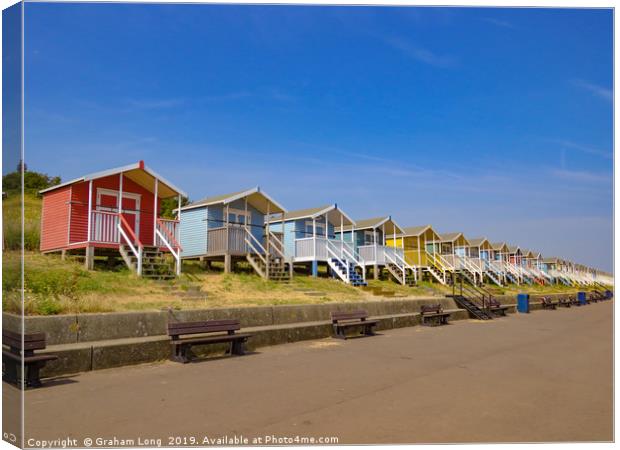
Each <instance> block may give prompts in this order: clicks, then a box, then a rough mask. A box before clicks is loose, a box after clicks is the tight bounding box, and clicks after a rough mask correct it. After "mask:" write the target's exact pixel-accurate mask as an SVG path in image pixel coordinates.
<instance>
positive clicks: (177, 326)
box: [168, 320, 241, 336]
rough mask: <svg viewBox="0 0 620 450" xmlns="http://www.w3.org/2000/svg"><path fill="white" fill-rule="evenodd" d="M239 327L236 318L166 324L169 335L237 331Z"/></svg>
mask: <svg viewBox="0 0 620 450" xmlns="http://www.w3.org/2000/svg"><path fill="white" fill-rule="evenodd" d="M240 329H241V324H240V322H239V321H238V320H207V321H204V322H176V323H169V324H168V335H169V336H181V335H185V334H199V333H215V332H218V331H237V330H240Z"/></svg>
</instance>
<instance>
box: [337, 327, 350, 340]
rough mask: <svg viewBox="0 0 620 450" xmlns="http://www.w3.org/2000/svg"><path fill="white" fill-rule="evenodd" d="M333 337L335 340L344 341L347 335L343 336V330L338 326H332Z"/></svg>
mask: <svg viewBox="0 0 620 450" xmlns="http://www.w3.org/2000/svg"><path fill="white" fill-rule="evenodd" d="M334 337H335V338H336V339H343V340H346V338H347V335H346V334H345V331H344V328H342V327H339V326H334Z"/></svg>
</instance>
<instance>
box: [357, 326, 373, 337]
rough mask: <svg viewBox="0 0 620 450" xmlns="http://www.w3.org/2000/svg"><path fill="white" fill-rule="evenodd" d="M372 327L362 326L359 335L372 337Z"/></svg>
mask: <svg viewBox="0 0 620 450" xmlns="http://www.w3.org/2000/svg"><path fill="white" fill-rule="evenodd" d="M373 326H374V325H364V327H363V328H362V332H361V333H360V334H362V335H363V336H374V335H375V332H374V331H373V329H372V327H373Z"/></svg>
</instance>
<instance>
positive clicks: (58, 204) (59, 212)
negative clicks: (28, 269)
mask: <svg viewBox="0 0 620 450" xmlns="http://www.w3.org/2000/svg"><path fill="white" fill-rule="evenodd" d="M70 195H71V186H66V187H63V188H59V189H56V190H54V191H51V192H48V193H47V194H45V195H44V196H43V206H42V211H41V251H49V250H56V249H61V248H63V247H65V246H66V245H67V238H68V235H67V233H68V229H67V227H68V225H69V198H70Z"/></svg>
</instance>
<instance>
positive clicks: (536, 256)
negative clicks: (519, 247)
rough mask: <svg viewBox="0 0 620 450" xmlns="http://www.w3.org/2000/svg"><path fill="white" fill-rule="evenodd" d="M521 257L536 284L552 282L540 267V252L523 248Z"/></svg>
mask: <svg viewBox="0 0 620 450" xmlns="http://www.w3.org/2000/svg"><path fill="white" fill-rule="evenodd" d="M523 258H524V260H525V267H526V268H527V270H528V271H529V272H530V273H531V274H532V276H533V277H534V279H535V281H536V282H537V283H538V284H547V283H552V282H553V280H552V279H551V278H550V277H549V276H548V275H547V274H546V273H545V272H543V271H542V270H541V269H540V260H541V258H542V255H541V253H540V252H538V251H534V250H524V251H523Z"/></svg>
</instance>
